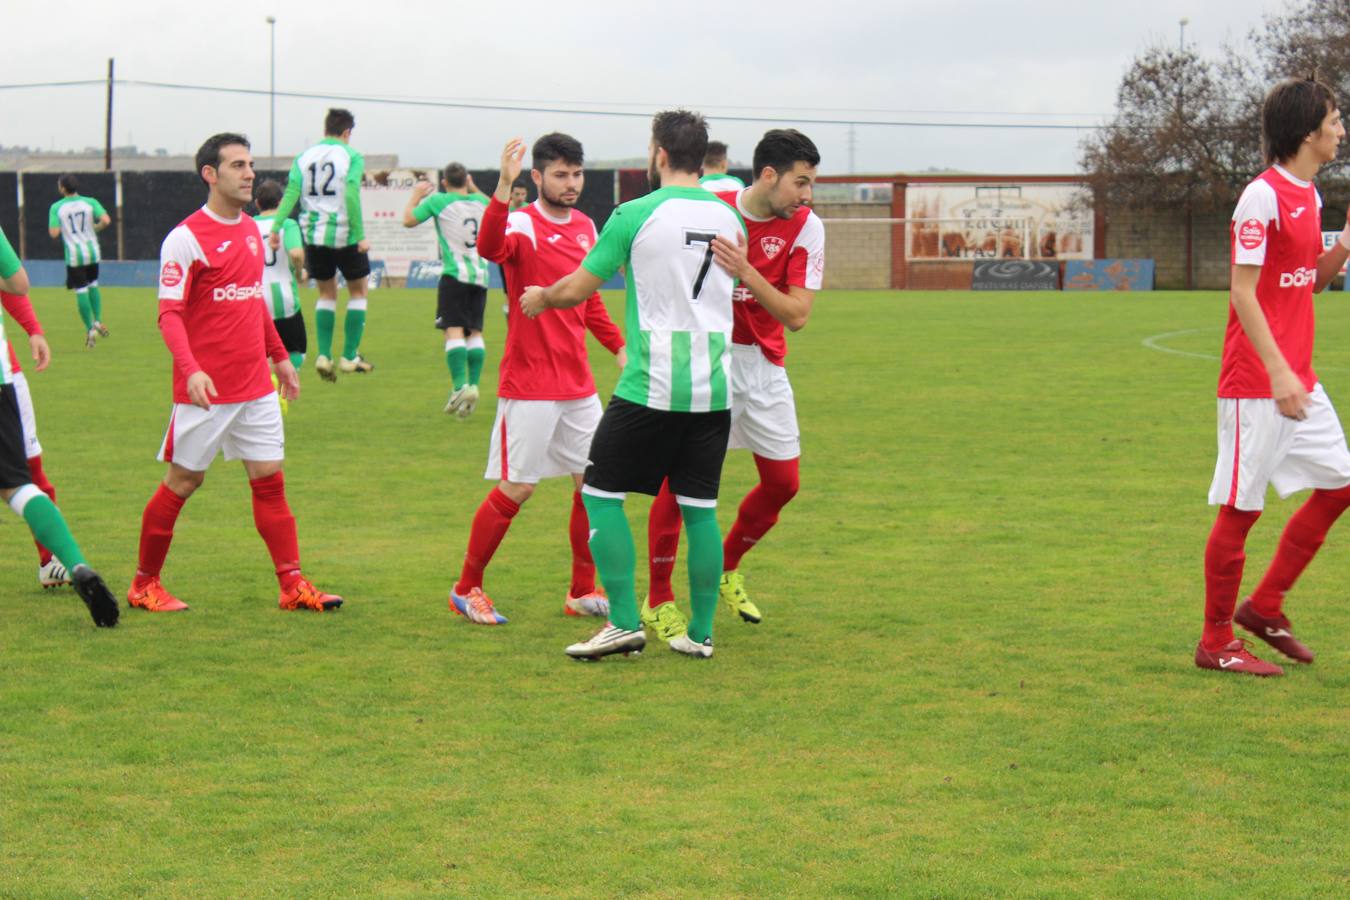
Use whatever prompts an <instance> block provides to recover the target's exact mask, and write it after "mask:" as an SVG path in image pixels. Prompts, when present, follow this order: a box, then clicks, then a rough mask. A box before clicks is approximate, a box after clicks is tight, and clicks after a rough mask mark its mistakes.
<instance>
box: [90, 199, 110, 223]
mask: <svg viewBox="0 0 1350 900" xmlns="http://www.w3.org/2000/svg"><path fill="white" fill-rule="evenodd" d="M89 205H90V206H92V207H94V217H95V218H97V219H101V218H103V217H104V216H106V215H107V214H108V211H107V210H106V209H104V208H103V204H102V203H99V202H98V200H96V199H95V198H93V197H90V198H89Z"/></svg>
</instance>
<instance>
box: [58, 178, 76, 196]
mask: <svg viewBox="0 0 1350 900" xmlns="http://www.w3.org/2000/svg"><path fill="white" fill-rule="evenodd" d="M56 185H57V187H59V188H60V189H61V190H63V191H65V192H66V193H67V194H78V193H79V192H80V179H78V178H76V177H75V176H74V175H70V174H66V175H62V176H61V177H60V178H58V179H56Z"/></svg>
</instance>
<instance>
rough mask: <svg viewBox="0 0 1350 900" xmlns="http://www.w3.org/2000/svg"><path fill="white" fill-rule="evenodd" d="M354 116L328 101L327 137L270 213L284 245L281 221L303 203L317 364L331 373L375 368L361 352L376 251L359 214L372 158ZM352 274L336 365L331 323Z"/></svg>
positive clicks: (275, 240) (305, 158)
mask: <svg viewBox="0 0 1350 900" xmlns="http://www.w3.org/2000/svg"><path fill="white" fill-rule="evenodd" d="M355 126H356V119H355V118H354V117H353V116H352V114H351V113H350V112H348V111H347V110H345V109H330V110H329V111H328V115H327V116H326V117H325V118H324V120H323V133H324V139H323V140H322V141H320V142H319V143H317V144H315V145H314V146H313V147H310V148H309V149H308V150H306V151H305V152H304V153H301V154H300V155H299V156H297V157H296V158H295V162H293V163H292V164H291V174H290V177H289V178H288V179H287V180H286V193H285V195H284V196H282V198H281V206H280V207H278V208H277V211H276V214H275V216H274V217H273V219H272V234H271V238H270V240H269V242H268V243H269V244H270V245H271V247H272V250H273V251H278V250H280V249H281V229H282V223H283V222H285V221H286V220H287V218H288V217H289V216H290V214H291V210H293V209H295V205H296V203H299V204H300V235H301V237H302V238H303V239H304V242H305V267H306V268H307V269H309V274H310V275H312V276H313V277H314V280H315V281H317V282H318V283H319V299H318V301H317V302H316V303H315V304H314V330H315V332H316V337H317V338H318V343H319V354H318V356H316V357H315V358H314V370H315V371H316V372H318V373H319V377H321V378H323V379H324V380H325V381H336V380H337V373H338V372H339V371H342V372H362V373H364V372H370V371H372V370H373V369H374V368H375V367H374V366H373V365H371V364H370V363H369V362H368V361H366V360H365V359H364V358H362V356H361V337H362V336H363V335H364V334H365V330H366V288H367V286H368V285H369V277H370V257H369V256H368V255H367V251H368V250H369V249H370V242H369V241H367V240H366V236H365V235H366V231H365V224H364V223H363V222H362V219H361V178H362V176H363V175H364V174H365V171H366V161H365V158H364V157H363V156H361V154H360V153H357V152H356V151H355V150H353V149H352V147H351V139H352V129H353V128H354V127H355ZM339 271H340V272H342V277H343V278H345V279H347V317H346V320H345V321H344V322H343V326H342V359H340V360H339V361H338V363H337V367H336V369H335V368H334V365H333V330H334V328H335V327H336V325H337V273H338V272H339Z"/></svg>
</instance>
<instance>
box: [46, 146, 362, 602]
mask: <svg viewBox="0 0 1350 900" xmlns="http://www.w3.org/2000/svg"><path fill="white" fill-rule="evenodd" d="M196 163H197V172H198V174H199V175H200V176H201V179H202V181H204V182H206V184H207V187H208V190H209V193H208V195H207V199H206V205H205V206H203V207H202V208H201V209H199V210H197V211H196V212H195V213H193V214H192V215H190V216H188V217H187V218H186V219H184V220H183V222H182V223H181V224H179V225H178V227H176V228H174V229H173V231H171V232H169V236H168V237H166V238H165V239H164V245H163V247H162V248H161V249H160V264H159V330H160V333H161V334H163V336H164V343H165V344H166V345H167V346H168V348H169V352H170V353H171V354H172V356H173V401H174V403H173V412H172V414H171V416H170V418H169V428H168V431H167V432H166V434H165V435H164V443H163V446H162V447H161V448H160V452H159V459H160V460H162V461H163V462H166V463H168V465H169V468H168V472H167V473H166V474H165V476H164V481H163V482H162V483H161V484H160V486H159V488H158V489H157V490H156V491H155V494H154V496H152V497H151V498H150V502H149V503H148V504H146V507H145V513H144V515H143V516H142V519H141V539H140V555H139V561H138V563H137V567H136V578H135V580H134V581H133V582H132V585H131V589H130V591H129V592H128V593H127V600H128V602H130V603H131V605H132V606H138V607H140V608H142V609H146V610H150V611H152V612H173V611H177V610H185V609H187V608H188V607H187V604H185V603H183V602H182V601H180V600H179V599H178V598H176V597H174V596H173V595H172V594H170V593H169V592H168V591H167V590H166V589H165V588H164V585H163V584H162V583H161V582H160V577H159V576H160V570H161V568H162V567H163V565H164V559H165V557H166V556H168V553H169V544H170V543H171V542H172V541H173V530H174V523H175V522H176V521H177V519H178V514H179V512H180V511H181V510H182V508H183V504H184V503H185V502H187V499H188V497H190V496H192V494H193V492H194V491H196V490H197V488H199V487H201V485H202V481H203V480H204V479H205V478H206V470H207V468H208V467H210V465H211V462H212V461H213V460H214V459H215V457H216V454H217V453H220V452H222V451H223V452H224V454H225V458H226V459H227V460H230V459H238V460H242V461H243V464H244V471H245V472H246V473H247V474H248V478H249V487H250V488H252V492H253V522H254V525H256V526H257V529H258V534H260V535H261V536H262V539H263V543H265V544H266V545H267V550H268V553H269V554H270V555H271V557H272V562H273V565H274V566H275V569H276V575H277V582H278V584H279V585H280V588H281V592H280V598H279V600H278V605H279V606H280V607H281V608H282V609H311V610H316V611H323V610H329V609H336V608H337V607H339V606H341V605H342V598H341V597H338V596H336V595H333V594H325V593H323V592H322V591H320V590H318V589H317V588H315V587H314V585H313V584H311V583H310V582H309V581H308V580H307V579H306V578H305V577H304V576H303V575H302V574H301V572H300V548H299V543H298V541H297V538H296V533H295V517H294V516H293V515H292V514H291V509H290V506H289V505H288V504H287V502H286V487H285V481H284V479H283V476H282V460H283V458H284V456H285V454H284V452H283V447H284V444H285V437H284V433H283V429H282V423H281V408H280V406H279V404H278V398H277V393H276V391H274V390H273V388H272V379H271V375H270V373H269V371H268V359H269V358H270V359H271V360H272V364H273V365H274V366H275V368H276V373H277V376H278V378H279V379H280V382H281V391H282V394H283V395H284V396H285V397H286V398H287V399H294V398H295V397H296V396H297V395H298V394H299V392H300V379H299V378H298V377H297V376H296V372H295V367H294V366H292V365H291V361H290V359H289V357H288V356H287V352H286V348H285V346H284V345H283V344H282V342H281V338H280V337H279V336H278V335H277V330H276V328H275V326H274V325H273V324H272V316H271V315H270V314H269V312H268V309H267V306H266V303H265V301H264V291H263V284H262V277H263V251H264V248H265V243H264V241H263V240H262V236H261V232H260V231H259V228H258V225H257V223H255V222H254V221H253V220H252V219H251V218H249V216H247V215H246V214H245V213H244V207H245V206H246V205H248V203H249V201H250V199H251V198H252V196H253V159H252V157H251V156H250V155H249V144H248V140H247V139H246V138H244V137H243V136H242V135H238V134H217V135H213V136H212V137H210V138H208V139H207V140H206V143H204V144H202V146H201V149H199V150H198V151H197V159H196ZM272 234H274V235H279V234H280V232H279V231H273V232H272ZM53 549H54V550H55V549H56V548H53ZM57 555H58V556H60V551H59V550H58V551H57Z"/></svg>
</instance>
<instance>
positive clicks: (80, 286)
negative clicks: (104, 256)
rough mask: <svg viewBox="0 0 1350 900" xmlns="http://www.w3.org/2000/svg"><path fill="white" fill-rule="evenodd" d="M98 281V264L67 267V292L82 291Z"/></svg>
mask: <svg viewBox="0 0 1350 900" xmlns="http://www.w3.org/2000/svg"><path fill="white" fill-rule="evenodd" d="M95 281H98V263H90V264H89V265H87V266H66V290H68V291H82V290H84V289H85V288H87V287H89V285H91V284H93V283H94V282H95Z"/></svg>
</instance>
